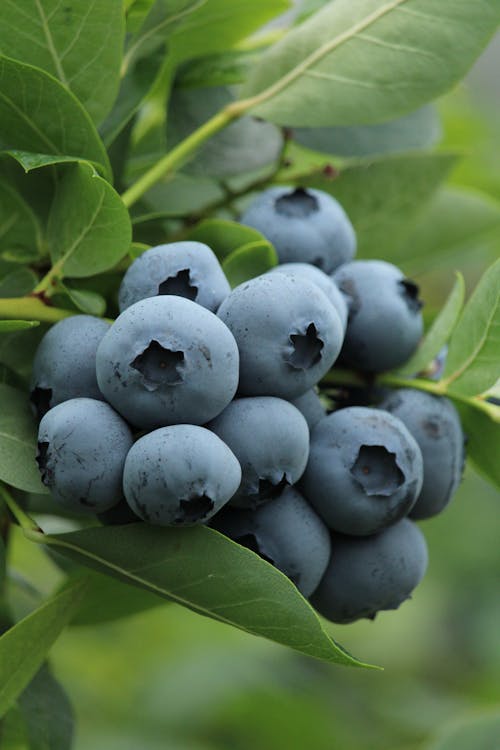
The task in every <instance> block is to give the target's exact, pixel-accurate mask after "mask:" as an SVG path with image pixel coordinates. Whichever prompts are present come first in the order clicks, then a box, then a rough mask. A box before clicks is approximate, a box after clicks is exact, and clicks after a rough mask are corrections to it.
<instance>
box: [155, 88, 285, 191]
mask: <svg viewBox="0 0 500 750" xmlns="http://www.w3.org/2000/svg"><path fill="white" fill-rule="evenodd" d="M231 101H233V97H232V95H231V93H230V91H229V90H228V89H227V88H225V87H210V88H204V89H176V90H174V92H173V93H172V96H171V98H170V103H169V112H170V116H169V118H168V129H167V143H168V145H169V148H173V147H175V146H176V145H177V144H179V143H180V142H181V141H183V140H185V138H187V137H188V136H189V135H190V134H191V133H193V132H194V131H195V130H196V129H197V128H199V127H200V126H201V125H203V123H204V122H205V121H206V120H208V119H210V117H212V115H215V114H216V113H217V112H218V111H219V110H221V109H223V108H224V107H225V106H226V105H227V104H229V103H230V102H231ZM282 145H283V137H282V135H281V132H280V130H279V129H278V128H276V127H275V126H274V125H272V124H271V123H269V122H263V121H259V120H256V119H255V118H253V117H242V118H241V119H239V120H237V121H236V122H233V123H231V125H229V126H228V127H227V128H224V130H222V131H221V132H220V133H217V134H216V135H215V136H214V137H213V138H210V140H208V141H207V142H206V143H205V144H204V145H203V146H202V147H201V148H200V149H199V151H198V152H197V153H196V154H195V155H194V157H193V158H192V159H191V160H190V161H189V162H188V163H187V164H186V165H185V167H184V171H185V172H187V173H190V174H199V175H208V176H211V177H228V176H231V175H237V174H242V173H243V172H251V171H253V170H257V169H260V168H262V167H265V166H266V165H268V164H270V163H272V162H274V161H277V159H278V156H279V154H280V151H281V149H282Z"/></svg>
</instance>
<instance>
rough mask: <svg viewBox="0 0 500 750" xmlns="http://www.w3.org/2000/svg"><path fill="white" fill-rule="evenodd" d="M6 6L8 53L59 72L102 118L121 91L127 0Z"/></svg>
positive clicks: (0, 33) (2, 42)
mask: <svg viewBox="0 0 500 750" xmlns="http://www.w3.org/2000/svg"><path fill="white" fill-rule="evenodd" d="M3 11H4V14H3V23H2V25H1V26H0V49H1V50H2V53H3V54H4V55H8V57H13V58H15V59H17V60H22V61H23V62H25V63H29V64H30V65H34V66H35V67H37V68H42V69H43V70H45V71H47V73H50V74H51V75H52V76H54V78H58V79H59V81H60V82H61V83H62V84H63V85H64V86H65V87H67V88H68V89H70V91H72V92H73V93H74V94H75V96H76V97H77V98H78V99H79V100H80V101H81V102H82V104H83V105H84V106H85V108H86V110H87V112H89V114H90V115H91V117H92V118H93V119H94V120H95V121H97V122H99V121H100V120H102V118H103V117H104V116H105V115H106V113H107V112H108V111H109V108H110V106H111V103H112V102H113V100H114V98H115V96H116V93H117V91H118V81H119V74H120V62H121V56H122V47H123V38H124V18H123V13H122V2H121V0H106V2H105V3H102V2H101V3H100V2H96V1H95V0H94V2H89V0H72V2H71V4H70V3H59V2H56V0H22V2H17V0H5V2H4V5H3ZM103 71H105V75H103Z"/></svg>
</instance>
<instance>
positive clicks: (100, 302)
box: [62, 285, 106, 317]
mask: <svg viewBox="0 0 500 750" xmlns="http://www.w3.org/2000/svg"><path fill="white" fill-rule="evenodd" d="M62 286H63V289H64V291H65V293H66V294H67V295H68V297H69V299H70V300H71V302H72V303H73V304H74V305H75V307H77V308H78V309H79V310H80V311H81V312H83V313H86V314H87V315H96V316H97V317H100V316H102V315H104V313H105V312H106V300H105V299H104V297H103V296H102V295H101V294H98V293H97V292H93V291H91V290H90V289H72V288H71V287H69V286H67V285H62Z"/></svg>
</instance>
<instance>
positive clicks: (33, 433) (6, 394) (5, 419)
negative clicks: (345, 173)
mask: <svg viewBox="0 0 500 750" xmlns="http://www.w3.org/2000/svg"><path fill="white" fill-rule="evenodd" d="M36 443H37V428H36V425H35V420H34V417H33V415H32V413H31V409H30V407H29V404H28V397H27V396H26V395H25V394H24V393H21V391H18V390H16V389H15V388H12V387H11V386H9V385H5V383H0V480H1V481H3V482H6V483H7V484H11V485H12V486H13V487H17V488H18V489H20V490H25V491H26V492H39V493H41V494H45V493H46V492H47V490H46V488H45V487H44V485H43V484H42V482H41V481H40V474H39V472H38V467H37V465H36V461H35V455H36ZM0 684H1V681H0Z"/></svg>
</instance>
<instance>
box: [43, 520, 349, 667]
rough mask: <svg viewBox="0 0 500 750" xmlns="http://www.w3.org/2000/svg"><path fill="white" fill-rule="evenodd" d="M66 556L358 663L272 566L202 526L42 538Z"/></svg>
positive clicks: (312, 651) (211, 613)
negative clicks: (340, 645)
mask: <svg viewBox="0 0 500 750" xmlns="http://www.w3.org/2000/svg"><path fill="white" fill-rule="evenodd" d="M45 541H48V542H50V543H51V544H54V545H56V546H57V548H58V549H59V550H60V551H61V552H62V553H63V554H65V555H67V556H69V557H71V558H72V559H75V560H76V561H77V562H79V563H81V564H84V565H87V566H89V567H92V568H94V569H96V570H98V571H101V572H105V573H107V574H108V575H111V576H115V577H116V578H118V579H119V580H121V581H123V582H125V583H130V584H133V585H135V586H139V587H141V588H144V589H146V590H147V591H150V592H153V593H155V594H157V595H158V596H160V597H165V598H167V599H169V600H170V599H172V600H174V601H176V602H178V603H179V604H183V605H184V606H187V607H189V608H190V609H192V610H194V611H195V612H198V613H199V614H203V615H206V616H208V617H212V618H214V619H216V620H219V621H220V622H224V623H226V624H229V625H235V626H236V627H238V628H241V629H242V630H245V631H247V632H249V633H253V634H254V635H260V636H264V637H266V638H270V639H271V640H274V641H276V642H278V643H281V644H283V645H286V646H290V647H291V648H295V649H297V650H298V651H301V652H302V653H305V654H308V655H310V656H315V657H317V658H319V659H324V660H326V661H330V662H336V663H339V664H346V665H352V666H360V662H358V661H357V660H356V659H354V657H352V656H350V655H349V654H348V653H347V652H345V651H344V650H343V649H342V648H341V647H339V646H338V645H337V644H336V643H335V642H334V641H333V640H332V639H331V638H330V637H329V636H328V635H327V633H326V631H324V630H323V628H322V626H321V622H320V620H319V618H318V617H317V615H316V614H315V613H314V611H313V610H312V608H311V607H310V605H309V604H308V603H307V602H306V600H305V599H304V598H303V597H302V596H301V595H300V594H299V592H298V591H297V589H296V588H295V586H294V585H293V584H292V583H291V581H289V580H288V579H287V578H286V577H285V576H284V575H283V574H282V573H280V572H279V571H278V570H277V569H276V568H274V567H273V566H271V565H269V563H266V562H264V561H263V560H261V559H260V558H259V557H258V556H257V555H255V554H254V553H253V552H251V551H250V550H248V549H246V548H244V547H240V546H239V545H238V544H235V543H234V542H232V541H230V540H229V539H227V538H226V537H224V536H222V535H221V534H219V533H218V532H216V531H214V530H213V529H210V528H208V527H206V526H196V527H192V528H185V529H181V528H178V529H171V528H166V527H164V528H160V527H158V526H152V525H149V524H131V525H128V526H114V527H106V528H93V529H85V530H82V531H77V532H71V533H69V534H58V535H51V536H50V537H46V538H45Z"/></svg>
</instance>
